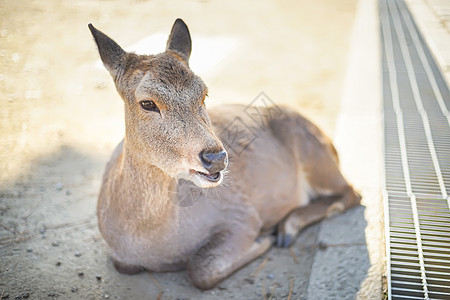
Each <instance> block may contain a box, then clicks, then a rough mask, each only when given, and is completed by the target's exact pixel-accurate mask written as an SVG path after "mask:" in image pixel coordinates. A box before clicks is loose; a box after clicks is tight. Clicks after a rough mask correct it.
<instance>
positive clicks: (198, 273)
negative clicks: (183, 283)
mask: <svg viewBox="0 0 450 300" xmlns="http://www.w3.org/2000/svg"><path fill="white" fill-rule="evenodd" d="M256 237H257V234H255V235H249V234H248V232H245V231H244V229H241V230H235V229H234V230H232V231H222V232H219V233H216V234H214V235H213V236H212V237H211V239H210V241H209V242H208V243H207V244H206V245H204V246H203V247H202V248H200V249H199V250H198V251H197V252H196V253H195V254H194V255H193V256H192V257H191V258H190V260H189V261H188V264H187V271H188V274H189V277H190V279H191V281H192V283H193V284H194V285H195V286H196V287H198V288H200V289H204V290H206V289H210V288H213V287H214V286H215V285H216V284H217V283H219V282H220V281H222V280H223V279H225V278H226V277H227V276H229V275H230V274H232V273H233V272H235V271H237V270H238V269H240V268H241V267H243V266H245V265H246V264H248V263H249V262H251V261H252V260H254V259H255V258H256V257H258V256H259V255H261V254H263V253H264V252H266V251H267V250H268V249H269V248H270V246H271V245H272V242H273V240H272V239H271V238H270V237H261V238H258V239H256Z"/></svg>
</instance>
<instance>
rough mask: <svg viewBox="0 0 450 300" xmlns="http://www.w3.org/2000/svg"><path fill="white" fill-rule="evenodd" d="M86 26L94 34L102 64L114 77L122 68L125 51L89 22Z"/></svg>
mask: <svg viewBox="0 0 450 300" xmlns="http://www.w3.org/2000/svg"><path fill="white" fill-rule="evenodd" d="M88 27H89V30H90V31H91V33H92V35H93V36H94V40H95V43H96V44H97V47H98V52H99V53H100V57H101V59H102V61H103V64H104V65H105V67H106V69H107V70H108V71H109V73H110V74H111V76H112V77H113V78H115V77H116V75H117V73H118V71H119V70H120V69H121V68H123V63H124V60H125V54H126V52H125V51H124V50H123V49H122V48H121V47H120V46H119V45H118V44H117V43H116V42H114V41H113V40H112V39H111V38H110V37H108V36H107V35H106V34H104V33H103V32H101V31H100V30H98V29H96V28H95V27H94V26H93V25H92V24H89V25H88Z"/></svg>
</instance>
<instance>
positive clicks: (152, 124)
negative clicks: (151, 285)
mask: <svg viewBox="0 0 450 300" xmlns="http://www.w3.org/2000/svg"><path fill="white" fill-rule="evenodd" d="M89 29H90V30H91V32H92V34H93V36H94V39H95V42H96V43H97V46H98V50H99V53H100V56H101V59H102V61H103V63H104V65H105V67H106V69H107V70H108V71H109V73H110V74H111V76H112V78H113V80H114V82H115V85H116V88H117V91H118V92H119V94H120V96H121V97H122V99H123V101H124V103H125V125H126V126H125V128H126V129H125V138H124V139H123V141H122V142H121V143H120V144H119V145H118V146H117V148H116V149H115V151H114V153H113V155H112V157H111V160H110V161H109V163H108V164H107V166H106V171H105V174H104V177H103V183H102V186H101V190H100V194H99V199H98V206H97V210H98V212H97V213H98V222H99V228H100V231H101V234H102V235H103V238H104V239H105V241H106V242H107V244H108V245H109V247H110V248H111V255H112V258H113V262H114V266H115V267H116V269H117V270H118V271H119V272H123V273H128V274H133V273H138V272H141V271H144V270H147V271H156V272H164V271H175V270H181V269H187V271H188V275H189V277H190V279H191V281H192V283H193V284H194V285H195V286H196V287H198V288H201V289H209V288H212V287H214V286H215V285H216V284H217V283H218V282H220V281H221V280H223V279H225V278H226V277H227V276H229V275H230V274H231V273H233V272H234V271H236V270H238V269H239V268H241V267H242V266H244V265H245V264H247V263H249V262H251V261H252V260H253V259H255V258H256V257H258V256H259V255H261V254H263V253H264V252H265V251H267V250H268V249H269V248H270V247H271V245H272V244H273V242H274V239H275V238H272V236H271V235H270V233H271V232H273V231H274V230H277V232H276V233H277V239H276V244H277V245H278V246H281V247H288V246H290V245H291V244H292V243H293V241H294V239H295V237H296V235H297V234H298V232H299V231H300V230H301V229H302V228H304V227H305V226H308V225H310V224H312V223H314V222H317V221H320V220H322V219H324V218H326V217H327V216H329V215H331V214H334V213H336V212H341V211H344V210H346V209H348V208H350V207H353V206H356V205H358V204H359V203H360V200H361V197H360V196H359V194H358V193H357V192H355V191H354V189H353V188H352V186H351V185H350V184H349V183H348V182H347V181H346V179H345V178H344V177H343V175H342V174H341V172H340V170H339V162H338V157H337V153H336V150H335V148H334V147H333V145H332V143H331V141H330V140H329V139H328V138H327V137H326V136H325V135H324V134H323V133H322V131H321V130H320V129H319V128H318V127H316V126H315V125H314V124H313V123H311V122H310V121H308V120H307V119H306V118H305V117H303V116H301V115H300V114H298V113H296V112H295V111H293V110H291V109H288V108H280V107H277V106H272V107H259V108H257V110H258V112H259V113H260V116H261V118H260V122H256V121H255V118H252V115H251V114H249V113H248V107H247V108H246V107H244V106H240V105H224V106H218V107H215V108H214V109H210V110H208V111H207V110H206V107H205V97H206V96H207V92H208V89H207V87H206V85H205V83H204V82H203V81H202V80H201V79H200V78H199V77H198V76H196V75H195V74H194V73H193V72H192V71H191V70H190V68H189V56H190V53H191V38H190V34H189V31H188V28H187V26H186V24H185V23H184V22H183V21H182V20H181V19H178V20H176V21H175V23H174V25H173V28H172V31H171V33H170V36H169V39H168V42H167V48H166V51H165V52H164V53H161V54H157V55H137V54H134V53H129V52H125V51H124V50H123V49H122V48H121V47H120V46H119V45H118V44H117V43H116V42H114V41H113V40H112V39H111V38H109V37H108V36H106V35H105V34H103V33H102V32H100V31H99V30H97V29H95V28H94V26H92V24H89ZM235 120H239V122H234V121H235ZM230 124H233V128H234V129H233V130H235V131H236V132H239V136H238V137H237V138H235V139H234V140H232V141H231V142H230V143H225V142H224V143H225V146H224V144H223V143H222V141H221V140H220V139H219V138H218V137H217V134H220V133H224V132H226V130H227V128H228V127H229V125H230ZM249 124H250V125H249ZM251 124H253V125H251ZM222 140H223V139H222ZM236 146H238V147H241V149H242V151H240V152H239V153H234V152H232V151H233V150H232V149H233V147H236ZM243 146H245V147H243ZM234 149H236V148H234ZM229 156H230V158H229ZM222 182H224V183H223V184H221V183H222ZM194 186H195V187H194ZM191 191H195V199H191V200H193V201H195V205H194V204H193V205H189V206H187V205H180V204H179V203H178V202H179V200H182V198H183V197H186V193H190V192H191ZM190 197H193V196H192V195H190Z"/></svg>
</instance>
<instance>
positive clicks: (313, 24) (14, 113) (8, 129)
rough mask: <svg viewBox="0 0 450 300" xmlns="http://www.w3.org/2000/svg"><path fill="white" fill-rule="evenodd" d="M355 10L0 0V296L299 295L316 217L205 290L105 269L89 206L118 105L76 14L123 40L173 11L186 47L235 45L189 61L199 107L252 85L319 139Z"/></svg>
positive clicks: (236, 96) (348, 4)
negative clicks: (187, 33)
mask: <svg viewBox="0 0 450 300" xmlns="http://www.w3.org/2000/svg"><path fill="white" fill-rule="evenodd" d="M355 9H356V0H340V1H336V0H317V1H293V0H292V1H287V0H284V1H275V0H266V1H258V2H256V1H255V2H251V3H249V2H246V4H245V5H244V4H243V3H242V2H240V1H237V0H234V1H226V2H222V1H184V2H181V1H180V2H178V3H177V2H169V1H128V2H125V1H123V2H120V1H87V0H86V1H49V0H43V1H24V0H17V1H6V0H0V103H1V106H0V107H1V108H0V149H1V151H0V171H1V172H0V257H1V264H0V295H1V296H3V297H6V296H7V295H9V298H10V299H14V298H15V297H19V298H27V297H28V298H32V299H41V298H48V297H58V296H59V297H60V298H62V299H98V298H111V299H119V298H121V299H156V298H158V297H161V298H162V299H229V298H235V299H265V294H266V293H267V294H268V295H269V296H268V297H270V295H271V297H272V299H283V298H288V296H289V293H290V291H292V293H293V295H292V299H305V298H306V295H307V289H308V286H309V274H310V272H311V268H312V266H313V261H314V259H313V258H314V256H315V254H316V253H317V252H318V251H322V250H321V249H322V248H323V246H324V245H323V244H320V243H319V241H318V230H319V227H318V226H312V227H310V228H308V229H306V230H305V231H304V232H303V233H302V234H301V235H300V237H299V239H298V241H297V243H296V244H295V245H294V246H293V247H292V248H291V249H289V250H287V249H276V248H274V249H272V250H271V251H269V252H268V253H267V254H266V255H265V256H263V257H261V258H259V259H257V260H256V261H255V262H253V263H251V264H250V265H248V266H246V267H245V268H243V269H241V270H240V271H239V272H237V273H236V274H234V275H233V276H232V277H231V278H229V279H227V280H226V281H224V282H223V283H222V284H220V285H219V286H218V287H216V288H215V289H213V290H211V291H206V292H201V291H199V290H197V289H195V288H193V287H192V286H191V284H190V282H189V281H188V278H187V276H186V274H185V273H184V272H179V273H167V274H150V273H142V274H140V275H136V276H126V275H120V274H118V273H117V272H116V271H115V270H114V268H113V266H112V264H111V261H110V259H109V258H108V251H107V248H106V246H105V244H104V242H103V241H102V239H101V236H100V234H99V232H98V229H97V220H96V212H95V209H96V197H97V193H98V190H99V185H100V178H101V176H102V173H103V168H104V165H105V163H106V161H107V160H108V158H109V155H110V153H111V152H112V149H113V148H114V147H115V145H116V144H117V143H118V142H119V141H120V140H121V138H122V136H123V132H124V129H123V116H122V115H123V112H122V103H121V100H120V98H119V96H118V95H117V94H116V92H115V88H114V86H113V83H112V80H111V79H110V78H109V74H108V73H107V72H106V71H105V70H104V69H99V68H97V67H96V62H97V61H98V53H97V50H96V48H95V44H94V42H93V41H92V38H91V36H90V33H89V31H88V29H87V24H88V23H89V22H92V23H93V24H94V25H95V26H96V27H98V28H99V29H101V30H102V31H104V32H106V33H107V34H109V35H110V36H111V37H113V38H114V39H115V40H116V41H118V42H119V43H120V44H121V45H123V46H124V47H127V46H129V45H132V44H134V43H136V42H137V41H139V40H141V39H142V38H144V37H146V36H148V35H150V34H152V33H155V32H165V33H166V34H168V33H169V31H170V27H171V25H172V23H173V21H174V20H175V18H177V17H182V18H183V19H184V20H185V21H186V23H187V24H188V26H189V27H190V30H191V33H192V35H193V43H194V46H193V47H194V48H193V51H194V53H193V55H194V54H195V51H196V47H199V46H196V40H195V37H196V35H197V36H199V37H202V39H203V41H206V42H204V43H203V45H206V43H207V42H208V40H209V39H210V40H211V42H214V38H215V37H218V36H219V37H223V39H222V40H225V41H227V40H231V41H234V42H235V43H234V45H235V46H234V48H233V49H232V51H231V50H230V51H229V52H228V53H226V55H225V56H224V57H221V60H220V61H219V62H218V63H215V64H214V65H212V66H210V68H207V69H202V72H200V75H202V76H203V78H204V80H205V82H206V83H207V85H208V87H209V91H210V92H209V96H210V97H209V99H208V103H207V105H217V104H220V103H225V102H240V103H244V104H247V103H251V102H252V101H253V100H254V99H255V98H256V97H257V96H258V95H259V94H260V92H265V94H266V95H268V96H269V97H270V99H272V101H273V102H275V103H277V104H281V103H283V104H288V105H291V106H293V107H295V108H298V109H299V110H300V111H301V112H302V113H304V114H306V115H307V116H309V117H310V118H312V119H313V120H314V121H316V122H317V123H318V124H319V125H320V126H321V127H323V128H324V129H325V131H326V132H327V133H328V134H329V135H331V136H333V134H334V128H335V123H336V118H337V115H338V111H339V106H340V99H341V94H342V85H343V81H344V74H345V67H346V60H347V51H348V46H349V45H348V44H349V39H350V33H351V29H352V24H353V20H354V14H355ZM197 49H198V48H197ZM212 49H214V47H212ZM197 51H200V49H199V50H197ZM194 71H195V69H194ZM354 213H355V212H354ZM363 213H364V208H362V207H361V208H357V210H356V214H359V215H362V214H363ZM345 219H346V218H345V215H344V216H342V218H341V219H340V220H341V221H342V220H343V222H344V223H345ZM361 219H363V218H361ZM351 226H355V228H359V227H361V228H364V226H365V224H351ZM359 233H360V232H359ZM357 234H358V233H356V235H357ZM341 246H342V245H341ZM336 247H339V245H336ZM344 247H345V245H344ZM362 255H365V254H364V253H363V254H362ZM362 272H364V270H362ZM362 277H364V274H362ZM355 280H356V281H358V280H360V279H355ZM361 280H362V279H361ZM355 286H356V287H359V283H358V282H357V283H356V284H355ZM357 291H358V290H357V289H356V290H355V291H354V293H353V294H351V295H348V297H349V299H352V298H354V296H355V294H356V293H357ZM341 299H342V298H341Z"/></svg>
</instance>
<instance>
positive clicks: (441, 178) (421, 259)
mask: <svg viewBox="0 0 450 300" xmlns="http://www.w3.org/2000/svg"><path fill="white" fill-rule="evenodd" d="M379 8H380V16H381V37H382V38H381V41H382V63H383V103H384V160H385V187H384V191H383V194H384V203H385V218H386V247H387V258H388V264H387V268H388V291H389V299H450V197H449V194H450V113H449V110H450V92H449V89H448V87H447V84H446V82H445V80H444V79H443V76H442V74H441V72H440V71H439V68H438V67H437V66H436V63H435V61H434V59H433V57H432V55H431V54H430V52H429V50H428V48H427V46H426V43H425V41H424V40H423V38H422V36H421V35H420V33H419V32H418V30H417V26H416V25H415V23H414V21H413V19H412V17H411V14H410V13H409V11H408V9H407V7H406V5H405V4H404V2H403V1H402V0H380V2H379Z"/></svg>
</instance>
